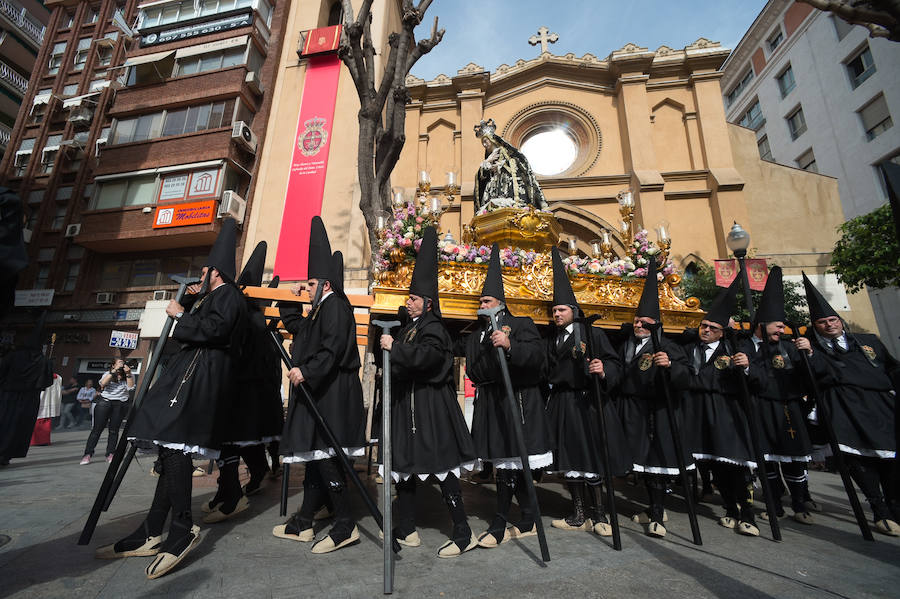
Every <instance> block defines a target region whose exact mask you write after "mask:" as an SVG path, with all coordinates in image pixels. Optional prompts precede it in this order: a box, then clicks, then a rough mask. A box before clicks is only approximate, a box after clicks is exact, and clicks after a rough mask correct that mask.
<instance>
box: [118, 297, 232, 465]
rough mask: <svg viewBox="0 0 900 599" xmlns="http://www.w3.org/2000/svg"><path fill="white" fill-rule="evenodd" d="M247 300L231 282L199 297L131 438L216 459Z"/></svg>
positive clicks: (229, 406) (183, 322) (177, 327)
mask: <svg viewBox="0 0 900 599" xmlns="http://www.w3.org/2000/svg"><path fill="white" fill-rule="evenodd" d="M246 310H247V308H246V302H245V301H244V297H243V295H242V294H241V292H240V291H238V289H237V287H235V286H234V284H232V283H225V284H223V285H220V286H219V287H217V288H216V289H214V290H212V291H210V292H209V293H207V294H205V295H203V296H202V297H199V298H197V299H196V300H195V301H194V302H193V305H192V306H191V309H190V311H189V312H185V314H184V315H183V316H182V317H181V318H180V319H179V320H178V323H177V324H176V325H175V329H174V331H173V333H172V340H171V341H170V343H172V342H176V343H179V344H180V345H181V347H180V349H179V350H178V352H177V353H176V354H175V355H174V356H172V357H171V358H170V359H169V361H168V363H167V365H166V368H165V369H164V370H163V371H162V373H161V374H160V377H159V379H158V380H157V381H156V383H154V384H153V386H152V387H150V389H149V390H148V391H147V395H146V397H145V398H144V402H143V405H141V407H140V409H138V411H137V413H136V414H135V416H134V424H133V425H132V427H131V431H130V438H133V439H136V440H138V441H142V442H147V441H150V442H153V443H155V444H156V445H160V446H163V447H168V448H170V449H179V450H181V451H184V452H185V453H196V454H200V455H202V456H204V457H208V458H211V459H215V458H217V457H218V455H219V449H220V448H221V446H222V442H223V441H225V439H224V434H225V432H226V427H227V423H228V421H229V420H230V419H232V418H236V417H239V416H238V415H236V414H235V413H234V412H233V411H232V410H233V406H234V398H235V391H236V389H237V385H236V372H237V368H238V367H239V366H238V362H237V357H238V349H239V347H240V345H241V343H242V341H243V339H242V337H243V332H244V330H245V320H246Z"/></svg>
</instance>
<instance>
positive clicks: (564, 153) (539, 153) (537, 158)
mask: <svg viewBox="0 0 900 599" xmlns="http://www.w3.org/2000/svg"><path fill="white" fill-rule="evenodd" d="M521 151H522V153H523V154H525V157H526V158H528V162H529V163H530V164H531V168H532V170H534V172H535V173H537V174H538V175H545V176H549V175H558V174H559V173H562V172H564V171H566V170H568V169H569V167H571V166H572V164H574V162H575V159H576V158H578V146H576V145H575V140H574V139H573V138H572V136H571V135H569V133H568V132H566V130H565V129H563V128H561V127H555V128H553V129H544V130H543V131H539V132H538V133H535V134H533V135H529V136H528V137H527V138H526V139H525V141H524V143H522V148H521Z"/></svg>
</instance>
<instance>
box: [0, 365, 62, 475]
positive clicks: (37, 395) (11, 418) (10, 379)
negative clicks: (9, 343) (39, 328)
mask: <svg viewBox="0 0 900 599" xmlns="http://www.w3.org/2000/svg"><path fill="white" fill-rule="evenodd" d="M52 382H53V365H52V362H51V361H50V360H49V359H48V358H47V357H46V356H44V354H43V353H42V352H41V350H40V349H31V348H22V349H17V350H14V351H12V352H10V353H8V354H6V355H5V356H4V357H3V358H2V359H0V459H2V458H6V459H9V458H24V457H25V456H26V455H27V454H28V447H29V445H30V444H31V434H32V433H33V432H34V425H35V422H36V421H37V414H38V409H39V408H40V405H41V391H43V390H44V389H45V388H46V387H48V386H49V385H50V384H51V383H52Z"/></svg>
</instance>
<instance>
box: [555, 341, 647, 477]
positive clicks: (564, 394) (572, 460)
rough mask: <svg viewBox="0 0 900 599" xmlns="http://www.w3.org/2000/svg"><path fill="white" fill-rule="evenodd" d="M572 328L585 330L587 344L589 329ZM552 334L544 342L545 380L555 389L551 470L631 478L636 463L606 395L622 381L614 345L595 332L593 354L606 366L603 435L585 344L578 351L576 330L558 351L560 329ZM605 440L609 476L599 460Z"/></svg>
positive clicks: (617, 417)
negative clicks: (607, 447) (607, 452)
mask: <svg viewBox="0 0 900 599" xmlns="http://www.w3.org/2000/svg"><path fill="white" fill-rule="evenodd" d="M574 326H576V327H580V328H581V338H582V339H583V338H584V336H585V327H584V326H583V325H581V324H579V323H574ZM551 330H552V331H553V334H552V335H551V336H550V337H548V338H547V340H546V343H547V345H546V348H547V368H548V376H547V381H548V383H549V384H550V387H551V389H550V399H549V400H548V402H547V420H548V422H549V425H550V434H551V436H552V439H553V442H554V443H553V465H552V466H551V467H550V470H551V471H556V472H561V473H563V474H567V473H569V474H570V476H571V477H586V478H596V477H598V476H602V477H605V476H609V475H611V476H621V475H623V474H625V473H627V472H628V471H629V470H631V468H632V464H633V463H634V461H633V459H632V457H631V451H630V449H629V447H628V441H627V438H626V437H625V432H624V430H623V429H622V422H621V420H620V419H619V414H618V412H617V411H616V409H615V407H614V405H613V402H612V399H611V398H610V396H609V394H608V390H609V389H613V388H614V387H615V386H616V385H617V384H618V381H619V379H620V378H621V376H622V361H621V359H619V356H618V355H617V354H616V352H615V350H614V349H613V347H612V345H610V343H609V339H607V337H606V333H604V332H603V331H602V330H600V329H599V328H597V327H591V332H592V334H593V347H594V352H595V353H596V357H597V358H599V359H600V360H602V361H603V372H604V375H605V376H604V378H603V379H602V382H601V393H602V396H601V397H600V401H601V402H602V405H603V417H604V424H605V431H602V432H601V428H600V421H599V419H598V417H599V413H598V411H597V398H595V397H594V387H593V382H592V379H591V377H592V375H590V374H589V373H588V372H587V364H588V361H589V359H590V357H589V356H587V355H586V351H587V348H586V343H585V345H584V346H582V347H578V346H576V340H575V335H574V329H573V334H569V335H568V337H567V338H566V339H565V341H564V342H563V343H562V345H561V346H560V345H558V340H559V331H560V330H562V329H557V328H555V327H554V328H552V329H551ZM604 435H605V436H606V439H607V442H608V446H609V451H610V455H609V461H610V469H611V470H612V472H611V473H607V472H606V471H605V469H604V468H603V461H602V460H601V458H600V456H601V448H602V445H601V444H602V442H603V437H604Z"/></svg>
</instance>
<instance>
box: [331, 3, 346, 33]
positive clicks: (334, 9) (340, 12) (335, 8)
mask: <svg viewBox="0 0 900 599" xmlns="http://www.w3.org/2000/svg"><path fill="white" fill-rule="evenodd" d="M343 22H344V8H343V7H342V6H341V3H340V0H338V2H332V3H331V8H330V9H328V27H331V26H332V25H340V24H341V23H343Z"/></svg>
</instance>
